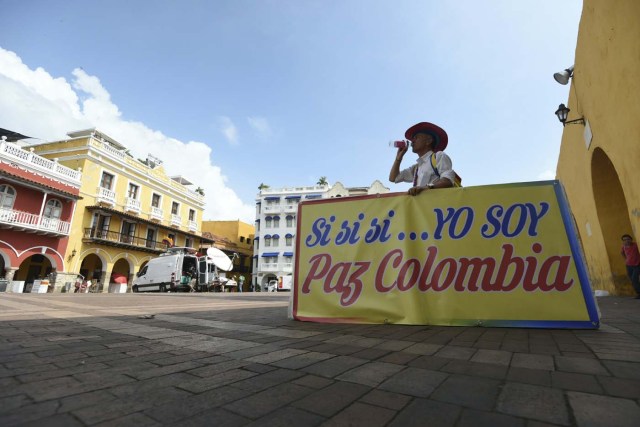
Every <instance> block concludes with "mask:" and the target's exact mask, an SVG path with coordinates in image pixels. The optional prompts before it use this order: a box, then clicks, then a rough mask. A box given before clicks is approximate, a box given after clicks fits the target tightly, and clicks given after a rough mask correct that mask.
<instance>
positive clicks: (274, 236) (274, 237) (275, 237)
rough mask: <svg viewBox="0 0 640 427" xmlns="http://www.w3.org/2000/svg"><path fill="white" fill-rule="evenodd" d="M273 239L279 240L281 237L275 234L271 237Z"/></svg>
mask: <svg viewBox="0 0 640 427" xmlns="http://www.w3.org/2000/svg"><path fill="white" fill-rule="evenodd" d="M271 238H272V239H279V238H280V235H279V234H274V235H273V236H271Z"/></svg>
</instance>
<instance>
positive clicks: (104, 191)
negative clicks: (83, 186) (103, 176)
mask: <svg viewBox="0 0 640 427" xmlns="http://www.w3.org/2000/svg"><path fill="white" fill-rule="evenodd" d="M96 192H97V195H96V202H97V203H105V204H107V205H111V206H115V205H116V192H115V191H111V190H109V189H108V188H102V187H98V189H97V190H96Z"/></svg>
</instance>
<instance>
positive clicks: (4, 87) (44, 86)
mask: <svg viewBox="0 0 640 427" xmlns="http://www.w3.org/2000/svg"><path fill="white" fill-rule="evenodd" d="M73 76H74V79H73V80H72V82H71V84H70V83H69V82H67V80H66V79H64V78H62V77H58V78H54V77H52V76H51V75H50V74H49V73H47V72H46V71H45V70H43V69H42V68H37V69H36V70H31V69H30V68H29V67H27V66H26V65H25V64H23V63H22V60H21V59H20V58H19V57H18V56H17V55H16V54H15V53H14V52H10V51H8V50H4V49H2V48H0V93H2V96H0V118H2V122H1V123H0V127H3V128H6V129H10V130H13V131H16V132H20V133H22V134H25V135H29V136H33V137H37V138H40V139H44V140H56V139H62V138H65V137H66V133H67V132H69V131H74V130H79V129H86V128H90V127H96V128H97V129H99V130H100V131H102V132H104V133H106V134H107V135H109V136H111V137H112V138H114V139H115V140H117V141H118V142H120V143H121V144H122V145H124V146H126V147H127V148H129V149H130V150H131V153H132V154H133V155H134V156H135V157H137V158H146V156H147V154H149V153H151V154H153V155H155V156H156V157H158V158H160V159H161V160H163V161H164V167H165V170H166V171H167V173H168V174H169V175H170V176H172V175H182V176H184V177H185V178H187V179H189V180H190V181H191V182H193V183H194V184H195V185H196V186H199V187H202V188H203V189H204V191H205V195H206V196H205V200H206V202H207V205H206V207H205V213H204V219H206V220H215V219H219V220H232V219H240V220H242V221H245V222H248V223H250V224H251V223H253V220H254V214H255V209H254V207H253V206H252V205H247V204H245V203H243V202H242V200H240V198H239V197H238V196H237V195H236V193H235V192H234V191H233V190H232V189H231V188H229V187H228V186H227V182H226V177H225V176H224V174H223V173H222V170H221V168H220V167H219V166H216V165H214V164H212V163H211V159H210V155H211V149H210V148H209V146H207V145H206V144H205V143H202V142H197V141H188V142H183V141H179V140H177V139H175V138H170V137H168V136H166V135H164V134H163V133H162V132H160V131H157V130H153V129H150V128H148V127H147V126H146V125H145V124H144V123H140V122H133V121H127V120H125V119H124V118H123V117H122V113H121V112H120V110H119V109H118V106H117V105H115V104H114V103H113V102H112V101H111V96H110V95H109V92H108V91H107V90H106V89H105V88H104V87H103V86H102V84H101V83H100V80H99V79H98V78H97V77H95V76H90V75H88V74H87V73H85V72H84V71H83V70H82V69H75V70H73ZM224 129H225V135H227V138H228V139H229V141H231V142H232V143H233V142H234V141H235V142H237V132H236V130H235V126H233V123H232V122H231V121H230V120H229V121H228V123H227V126H226V127H225V128H224ZM227 132H228V133H227Z"/></svg>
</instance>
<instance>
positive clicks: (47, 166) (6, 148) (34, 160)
mask: <svg viewBox="0 0 640 427" xmlns="http://www.w3.org/2000/svg"><path fill="white" fill-rule="evenodd" d="M0 157H4V158H6V159H7V160H9V161H10V163H14V164H16V165H18V166H24V167H26V168H27V170H33V171H37V172H38V173H42V174H43V176H46V177H48V178H52V179H55V180H57V181H61V182H64V183H66V184H68V185H71V186H74V187H78V188H79V187H80V184H81V183H80V179H81V176H82V175H81V174H80V172H78V171H75V170H73V169H70V168H68V167H66V166H62V165H61V164H59V163H58V162H57V161H55V160H49V159H45V158H44V157H40V156H38V155H37V154H34V153H33V148H31V149H30V150H29V151H25V150H23V149H22V148H20V146H19V145H17V144H14V143H11V142H7V141H0Z"/></svg>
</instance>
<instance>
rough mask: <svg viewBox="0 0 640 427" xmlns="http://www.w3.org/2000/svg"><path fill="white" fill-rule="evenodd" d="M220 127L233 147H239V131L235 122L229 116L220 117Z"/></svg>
mask: <svg viewBox="0 0 640 427" xmlns="http://www.w3.org/2000/svg"><path fill="white" fill-rule="evenodd" d="M218 125H219V127H220V131H221V132H222V134H223V135H224V137H225V138H226V139H227V141H229V143H231V145H238V129H237V128H236V125H235V124H234V123H233V121H232V120H231V119H230V118H229V117H227V116H220V117H218Z"/></svg>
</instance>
